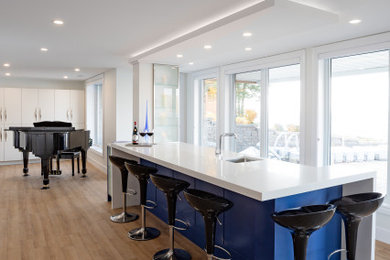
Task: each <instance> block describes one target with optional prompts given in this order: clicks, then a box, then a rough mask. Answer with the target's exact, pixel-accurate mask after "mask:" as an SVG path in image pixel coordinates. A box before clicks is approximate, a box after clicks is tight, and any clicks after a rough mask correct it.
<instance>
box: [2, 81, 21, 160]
mask: <svg viewBox="0 0 390 260" xmlns="http://www.w3.org/2000/svg"><path fill="white" fill-rule="evenodd" d="M21 107H22V91H21V89H20V88H2V89H0V160H1V161H14V160H21V159H22V155H21V153H20V152H19V150H18V149H15V147H14V145H13V136H12V135H13V134H12V132H8V131H4V129H7V128H8V127H10V126H19V125H21V123H22V109H21Z"/></svg>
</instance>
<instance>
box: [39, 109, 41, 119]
mask: <svg viewBox="0 0 390 260" xmlns="http://www.w3.org/2000/svg"><path fill="white" fill-rule="evenodd" d="M41 119H42V114H41V108H39V121H41Z"/></svg>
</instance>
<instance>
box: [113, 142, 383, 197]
mask: <svg viewBox="0 0 390 260" xmlns="http://www.w3.org/2000/svg"><path fill="white" fill-rule="evenodd" d="M111 147H112V148H114V149H118V150H120V151H122V152H125V153H128V154H131V155H133V156H136V157H139V158H142V159H145V160H148V161H151V162H154V163H156V164H159V165H162V166H164V167H166V168H170V169H173V170H175V171H178V172H181V173H184V174H186V175H188V176H191V177H194V178H197V179H199V180H202V181H205V182H208V183H211V184H214V185H217V186H220V187H222V188H225V189H228V190H231V191H234V192H237V193H240V194H242V195H245V196H247V197H250V198H253V199H256V200H260V201H265V200H271V199H277V198H281V197H286V196H290V195H294V194H298V193H303V192H308V191H314V190H319V189H323V188H329V187H333V186H338V185H343V184H346V183H351V182H357V181H361V180H366V179H372V178H376V172H375V171H374V170H365V169H363V168H362V167H361V166H352V165H337V166H331V167H320V168H317V167H311V166H304V165H299V164H293V163H287V162H282V161H277V160H270V159H262V160H260V161H253V162H245V163H232V162H228V161H225V160H220V159H218V158H217V157H216V156H215V150H214V149H213V148H208V147H200V146H195V145H192V144H186V143H165V144H158V145H153V147H128V146H126V144H125V143H114V144H111ZM236 155H237V156H239V155H238V154H229V157H231V156H236Z"/></svg>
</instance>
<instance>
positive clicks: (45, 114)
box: [37, 89, 55, 121]
mask: <svg viewBox="0 0 390 260" xmlns="http://www.w3.org/2000/svg"><path fill="white" fill-rule="evenodd" d="M54 98H55V97H54V89H39V90H38V104H39V105H38V111H37V116H38V121H53V120H54V111H55V105H54V104H55V103H54Z"/></svg>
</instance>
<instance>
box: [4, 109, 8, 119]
mask: <svg viewBox="0 0 390 260" xmlns="http://www.w3.org/2000/svg"><path fill="white" fill-rule="evenodd" d="M4 121H7V109H4Z"/></svg>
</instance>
